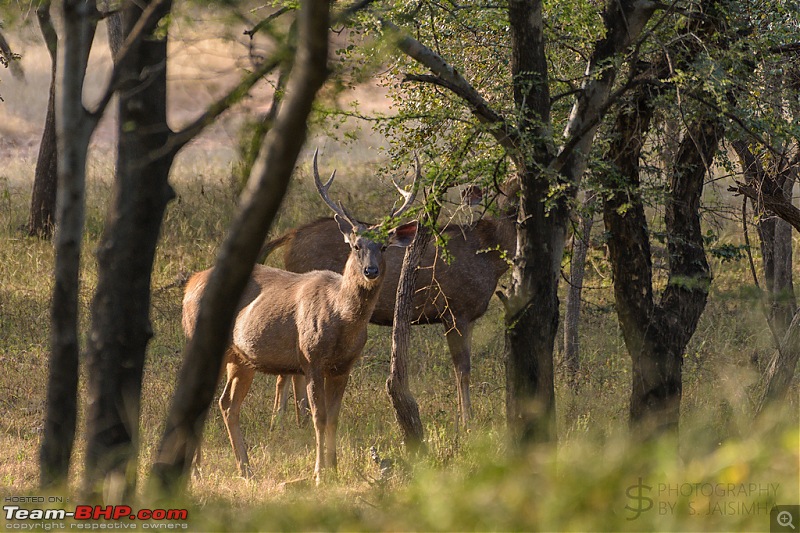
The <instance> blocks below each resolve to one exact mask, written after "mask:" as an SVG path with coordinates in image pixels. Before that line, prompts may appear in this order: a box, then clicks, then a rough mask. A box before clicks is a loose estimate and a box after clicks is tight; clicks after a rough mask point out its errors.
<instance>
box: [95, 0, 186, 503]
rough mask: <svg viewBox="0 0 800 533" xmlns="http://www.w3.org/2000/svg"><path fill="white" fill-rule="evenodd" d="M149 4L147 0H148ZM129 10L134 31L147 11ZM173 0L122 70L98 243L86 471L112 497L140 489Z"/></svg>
mask: <svg viewBox="0 0 800 533" xmlns="http://www.w3.org/2000/svg"><path fill="white" fill-rule="evenodd" d="M143 7H144V6H143ZM143 7H142V8H141V9H140V8H139V7H137V6H135V5H131V7H129V8H127V9H126V11H125V13H124V17H123V18H124V22H123V24H124V33H125V35H128V34H129V33H130V32H131V31H132V29H133V27H134V25H135V24H136V23H137V21H138V20H139V18H140V15H141V13H142V11H143ZM170 9H171V2H170V1H169V0H167V1H164V2H162V4H161V5H160V6H159V7H158V11H159V13H158V14H157V15H156V16H155V17H154V19H153V20H152V22H151V24H150V26H149V27H147V28H145V30H144V35H145V37H144V38H143V39H141V40H139V41H137V43H136V44H135V45H134V48H133V49H131V54H132V55H131V56H130V61H127V62H126V63H125V66H124V68H123V70H122V73H121V78H122V79H126V80H136V81H135V82H134V83H135V84H136V86H135V87H128V89H135V90H125V91H122V92H121V93H120V94H119V122H118V130H117V135H118V139H119V141H118V151H117V172H116V179H115V183H114V193H113V200H112V206H111V208H110V210H109V214H108V218H107V221H106V227H105V230H104V233H103V236H102V238H101V241H100V245H99V247H98V251H97V262H98V282H97V289H96V292H95V296H94V299H93V301H92V323H91V331H90V335H89V342H88V346H87V360H88V369H89V373H88V374H89V382H88V388H89V397H88V415H87V447H86V472H85V486H84V489H85V491H86V493H87V494H89V495H99V494H100V493H101V491H102V490H105V493H106V499H107V501H109V502H117V503H118V502H120V501H125V500H128V499H129V498H130V497H131V496H132V495H133V494H134V490H135V483H136V470H137V454H138V447H137V444H138V427H139V407H140V405H139V404H140V397H141V386H142V372H143V369H144V361H145V353H146V349H147V344H148V342H149V340H150V338H151V337H152V335H153V332H152V327H151V324H150V278H151V273H152V266H153V259H154V257H155V250H156V243H157V241H158V237H159V231H160V228H161V222H162V219H163V215H164V210H165V209H166V206H167V203H168V202H169V200H170V199H171V198H172V197H173V196H174V193H173V191H172V188H171V187H170V185H169V183H168V177H169V170H170V167H171V165H172V160H173V158H174V153H170V154H168V155H165V156H162V157H158V158H154V157H153V156H152V155H151V154H153V153H155V152H156V151H157V150H158V149H160V148H161V147H162V146H164V145H165V144H166V142H167V138H168V136H169V134H170V130H169V127H168V126H167V120H166V88H167V75H166V68H165V65H166V62H167V40H166V36H164V37H157V36H156V35H155V32H156V28H157V24H158V21H159V20H160V19H161V18H163V17H165V16H168V15H169V13H170Z"/></svg>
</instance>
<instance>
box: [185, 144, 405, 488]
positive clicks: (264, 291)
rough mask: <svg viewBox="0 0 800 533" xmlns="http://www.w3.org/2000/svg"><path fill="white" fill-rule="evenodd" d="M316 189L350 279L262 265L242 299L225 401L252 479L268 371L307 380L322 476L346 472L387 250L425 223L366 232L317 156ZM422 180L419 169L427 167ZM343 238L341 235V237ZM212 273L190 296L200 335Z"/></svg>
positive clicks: (245, 472)
mask: <svg viewBox="0 0 800 533" xmlns="http://www.w3.org/2000/svg"><path fill="white" fill-rule="evenodd" d="M313 167H314V183H315V184H316V186H317V190H318V191H319V194H320V196H321V197H322V199H323V200H324V201H325V203H326V204H327V205H328V207H330V208H331V210H332V211H333V212H334V213H335V215H334V223H335V224H336V226H337V228H338V231H339V232H340V234H341V235H342V236H344V240H345V241H346V242H347V243H348V245H349V246H348V250H349V252H348V255H347V258H346V264H345V266H344V269H343V271H342V273H341V274H338V273H335V272H331V271H314V272H308V273H304V274H299V273H295V272H287V271H285V270H279V269H277V268H270V267H266V266H263V265H256V266H255V267H254V269H253V273H252V274H251V276H250V280H249V282H248V284H247V287H246V288H245V290H244V293H243V294H242V297H241V299H240V300H239V306H238V311H237V315H236V319H235V323H234V326H233V331H232V335H231V340H230V342H231V345H230V347H229V348H228V351H227V355H226V358H227V359H226V370H227V381H226V382H225V388H224V390H223V392H222V395H221V397H220V399H219V407H220V409H221V410H222V418H223V420H224V422H225V427H226V428H227V430H228V436H229V437H230V441H231V446H232V447H233V452H234V455H235V456H236V462H237V465H238V467H239V472H240V473H241V475H242V476H244V477H250V476H251V475H252V471H251V469H250V463H249V460H248V457H247V448H246V446H245V442H244V438H243V436H242V431H241V429H240V427H239V413H240V410H241V406H242V402H243V401H244V398H245V396H246V395H247V391H248V390H249V389H250V384H251V383H252V381H253V377H254V375H255V373H256V371H259V372H264V373H267V374H304V375H305V377H306V380H307V382H308V385H307V392H308V398H309V403H310V406H311V414H312V418H313V421H314V430H315V433H316V463H315V466H314V477H315V479H316V481H317V483H319V482H320V475H321V473H322V470H323V469H324V468H327V467H333V468H335V467H336V427H337V424H338V419H339V409H340V407H341V402H342V395H343V394H344V390H345V386H346V385H347V381H348V378H349V376H350V370H351V368H352V366H353V364H354V363H355V362H356V360H357V359H358V358H359V356H360V355H361V351H362V349H363V348H364V343H365V342H366V340H367V323H368V322H369V317H370V316H371V315H372V311H373V309H374V308H375V304H376V303H377V301H378V294H379V292H380V287H381V284H382V282H383V280H384V278H385V277H386V263H385V259H384V250H385V249H386V247H387V246H401V247H403V246H408V245H409V244H410V243H411V241H412V240H413V238H414V235H415V234H416V231H417V225H416V222H411V223H408V224H403V225H401V226H398V227H396V228H394V229H392V230H390V231H389V232H388V236H387V237H386V239H385V240H380V238H379V235H380V232H379V231H378V230H379V228H377V227H376V226H366V225H364V224H361V223H359V222H357V221H356V220H355V219H354V218H353V217H352V216H350V215H349V214H348V213H347V211H346V210H345V208H344V207H343V206H342V204H338V205H337V204H336V203H334V202H333V201H332V200H331V199H330V197H329V196H328V189H329V188H330V186H331V183H332V182H333V179H334V177H335V174H336V172H335V171H334V172H333V174H331V177H330V179H329V180H328V182H327V183H326V184H324V185H323V184H322V182H321V181H320V178H319V172H318V169H317V154H316V152H315V153H314V162H313ZM417 175H419V166H417ZM398 190H399V191H400V192H401V193H402V194H403V196H404V197H405V202H404V203H403V205H402V206H401V207H400V208H399V209H398V210H396V211H394V212H393V213H392V217H393V218H394V217H398V216H400V215H401V214H402V213H403V212H404V211H405V210H406V209H407V208H408V207H409V206H410V205H411V203H412V202H413V201H414V195H415V194H414V191H415V188H414V186H412V189H411V191H409V192H406V191H403V190H402V189H400V188H399V187H398ZM340 238H341V237H340ZM210 273H211V270H205V271H203V272H199V273H197V274H195V275H193V276H192V277H191V278H190V279H189V282H188V284H187V286H186V293H185V295H184V298H183V328H184V331H185V332H186V335H187V337H191V335H192V334H193V330H194V326H195V322H196V319H197V313H198V306H199V303H200V298H201V295H202V293H203V290H204V289H205V286H206V283H207V281H208V278H209V276H210Z"/></svg>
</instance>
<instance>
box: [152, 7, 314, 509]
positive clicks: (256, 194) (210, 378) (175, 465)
mask: <svg viewBox="0 0 800 533" xmlns="http://www.w3.org/2000/svg"><path fill="white" fill-rule="evenodd" d="M328 10H329V4H328V2H326V1H325V0H305V1H304V2H301V8H300V12H299V14H298V31H299V38H298V52H297V60H296V62H295V67H294V69H293V70H292V74H291V75H290V79H289V82H288V87H287V91H286V96H285V98H284V100H283V102H282V104H281V107H280V110H279V111H278V115H277V117H276V119H275V123H274V124H273V127H272V129H271V130H270V132H269V133H268V134H267V138H266V140H265V143H264V146H263V147H262V150H261V153H260V154H259V157H258V160H257V161H256V164H255V165H254V167H253V172H252V174H251V176H250V180H249V181H248V184H247V187H246V188H245V190H244V193H243V194H242V199H241V207H240V210H239V214H238V215H237V216H236V218H235V220H234V222H233V224H232V226H231V229H230V232H229V233H228V236H227V237H226V239H225V242H223V244H222V247H221V249H220V252H219V255H218V257H217V260H216V262H215V266H214V272H213V274H212V275H211V277H210V279H209V282H208V285H207V286H206V289H205V291H204V294H203V298H202V301H201V305H200V311H199V315H198V319H197V325H196V328H195V334H194V336H193V337H192V339H190V341H189V343H188V344H187V346H186V348H185V349H184V364H183V366H182V367H181V371H180V377H179V381H178V386H177V389H176V391H175V396H174V397H173V400H172V404H171V405H170V410H169V413H168V417H167V424H166V428H165V430H164V434H163V436H162V438H161V443H160V445H159V450H158V457H157V460H156V463H155V464H154V466H153V472H152V473H153V479H154V482H155V483H156V487H155V488H156V489H157V490H158V491H160V492H162V493H163V494H169V495H173V494H174V493H175V491H178V490H181V489H182V488H183V486H184V485H185V482H186V480H187V478H188V474H189V470H190V467H191V464H192V459H193V458H194V455H195V451H196V449H197V445H198V443H199V441H200V437H201V435H202V431H203V425H204V423H205V419H206V415H207V413H208V409H209V406H210V405H211V400H212V399H213V396H214V390H215V388H216V385H217V381H218V377H219V372H220V368H221V366H222V363H223V357H224V354H225V350H226V348H227V344H228V338H229V335H230V331H231V328H232V326H233V317H234V312H235V309H236V305H237V301H238V295H240V294H241V292H242V290H243V289H244V286H245V285H246V283H247V280H248V278H249V276H250V272H251V271H252V269H253V264H254V263H255V260H256V257H257V255H258V252H259V250H260V248H261V245H262V244H263V242H264V238H265V237H266V235H267V232H268V231H269V227H270V224H271V222H272V220H273V219H274V217H275V215H276V213H277V211H278V208H279V207H280V204H281V200H282V199H283V196H284V194H285V193H286V188H287V186H288V184H289V179H290V177H291V175H292V171H293V170H294V166H295V163H296V161H297V156H298V154H299V153H300V149H301V148H302V146H303V143H304V141H305V138H306V134H307V124H306V121H307V119H308V116H309V114H310V112H311V106H312V103H313V101H314V99H315V98H316V94H317V91H318V90H319V89H320V88H321V87H322V84H323V83H324V82H325V79H326V77H327V75H328V66H327V58H328V19H329V13H328Z"/></svg>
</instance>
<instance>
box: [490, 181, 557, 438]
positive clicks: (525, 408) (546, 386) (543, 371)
mask: <svg viewBox="0 0 800 533" xmlns="http://www.w3.org/2000/svg"><path fill="white" fill-rule="evenodd" d="M529 174H530V173H526V175H523V176H522V177H521V178H522V179H521V180H520V182H521V183H522V196H521V199H520V213H519V222H518V224H519V227H518V230H517V256H516V258H515V260H514V269H513V271H512V278H511V279H512V281H511V287H510V288H509V290H508V291H507V293H506V295H505V296H504V297H503V298H502V300H503V304H504V306H505V326H506V333H505V345H506V348H505V358H506V411H507V412H506V416H507V418H508V423H509V429H510V430H511V432H512V434H513V435H514V437H515V440H516V441H517V442H521V443H533V442H551V441H553V440H555V437H556V433H555V431H556V420H555V388H554V387H555V385H554V375H553V347H554V343H555V337H556V330H557V329H558V319H559V316H558V278H559V275H560V273H561V257H562V255H563V253H564V240H565V237H566V230H567V221H568V218H569V215H568V211H567V207H566V202H565V201H560V202H558V205H557V206H556V207H553V208H551V209H549V210H548V209H547V206H546V204H545V199H546V198H547V193H548V191H549V189H550V184H549V182H548V181H547V180H546V179H545V178H542V177H540V178H539V179H531V176H530V175H529Z"/></svg>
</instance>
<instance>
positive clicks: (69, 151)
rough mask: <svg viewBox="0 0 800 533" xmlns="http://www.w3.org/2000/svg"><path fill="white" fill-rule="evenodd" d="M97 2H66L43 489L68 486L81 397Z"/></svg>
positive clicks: (43, 444) (42, 459)
mask: <svg viewBox="0 0 800 533" xmlns="http://www.w3.org/2000/svg"><path fill="white" fill-rule="evenodd" d="M94 14H95V13H94V3H93V2H91V1H90V2H86V1H84V0H66V1H65V2H64V69H63V77H62V91H61V107H60V111H59V118H58V119H57V120H56V125H57V126H58V128H59V129H58V136H57V140H58V153H59V158H60V161H59V164H58V173H59V176H58V180H59V183H60V186H59V188H58V198H57V202H56V225H57V228H58V229H57V232H56V239H55V249H56V259H55V268H54V271H55V285H54V287H53V302H52V306H51V330H50V368H49V370H48V380H47V408H46V413H45V423H44V434H43V436H42V444H41V448H40V451H39V458H40V462H39V468H40V479H39V483H40V485H41V487H42V488H50V487H57V486H61V485H64V484H66V481H67V477H68V475H69V463H70V456H71V455H72V447H73V443H74V439H75V423H76V419H77V401H78V399H77V395H78V365H79V357H78V354H79V342H78V288H79V283H80V282H79V274H80V257H81V242H82V239H83V224H84V212H85V207H84V195H85V181H86V151H87V149H88V147H89V138H90V136H91V133H92V131H93V130H94V125H95V124H96V123H94V122H92V121H91V120H87V113H86V110H85V109H84V107H83V104H82V94H83V81H84V75H85V73H86V65H87V61H88V57H89V49H90V48H91V45H92V39H93V37H94V31H95V26H94V20H95V19H94Z"/></svg>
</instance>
